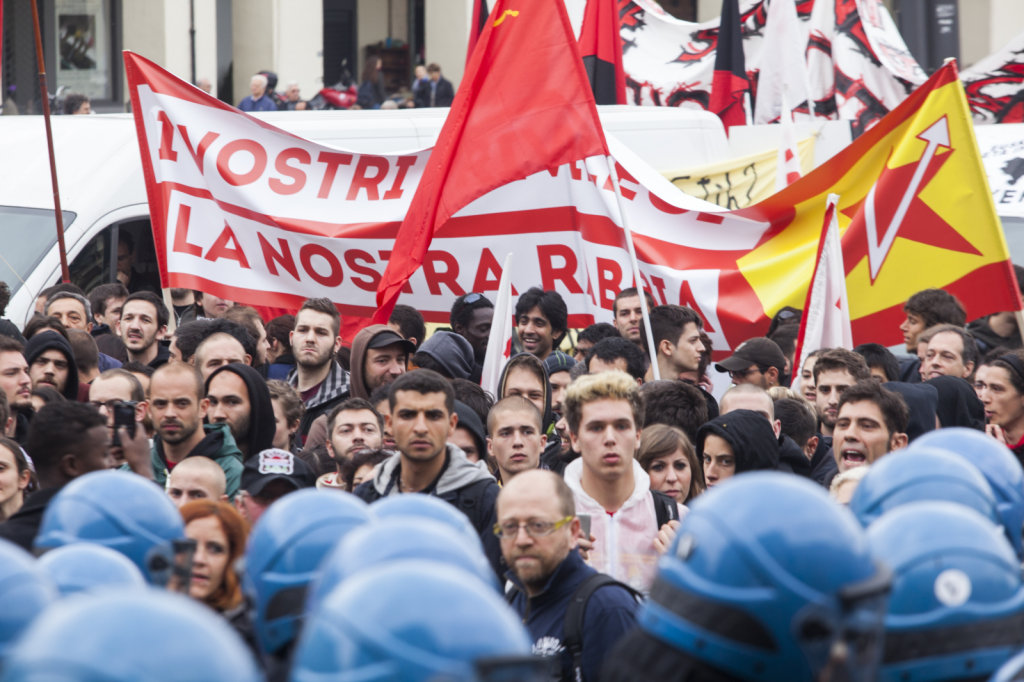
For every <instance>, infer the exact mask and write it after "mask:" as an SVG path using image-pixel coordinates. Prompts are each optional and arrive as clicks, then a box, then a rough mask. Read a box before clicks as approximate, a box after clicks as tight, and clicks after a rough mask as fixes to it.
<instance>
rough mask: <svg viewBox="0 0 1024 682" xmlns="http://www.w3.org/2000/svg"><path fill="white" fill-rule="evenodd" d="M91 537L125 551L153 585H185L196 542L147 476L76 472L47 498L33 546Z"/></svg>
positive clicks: (51, 544) (112, 472) (124, 553)
mask: <svg viewBox="0 0 1024 682" xmlns="http://www.w3.org/2000/svg"><path fill="white" fill-rule="evenodd" d="M77 542H91V543H94V544H98V545H103V546H104V547H109V548H110V549H113V550H116V551H118V552H120V553H121V554H123V555H125V556H126V557H128V558H129V559H131V560H132V562H133V563H134V564H135V565H136V566H138V567H139V570H140V571H142V574H143V575H144V576H146V579H147V580H148V581H149V582H150V583H151V584H154V585H161V586H166V585H169V584H171V583H172V580H173V581H174V584H173V587H175V588H176V589H187V588H188V584H189V576H190V572H191V565H192V552H193V550H194V547H195V544H194V543H193V542H192V541H190V540H188V539H186V538H185V524H184V522H183V521H182V520H181V514H180V513H178V509H177V508H176V507H175V506H174V504H173V503H172V502H171V500H170V498H168V497H167V494H166V493H165V492H164V491H163V490H161V489H160V487H159V486H157V485H156V484H154V483H153V482H152V481H147V480H146V479H144V478H142V477H141V476H137V475H136V474H131V473H127V472H123V471H94V472H92V473H88V474H85V475H84V476H79V477H78V478H76V479H74V480H73V481H71V482H70V483H68V484H67V485H66V486H64V488H62V489H61V491H60V492H59V493H57V495H56V496H54V498H53V499H52V500H51V501H50V504H49V505H47V507H46V512H45V513H44V514H43V522H42V525H41V526H40V527H39V533H38V535H36V541H35V547H36V549H53V548H56V547H63V546H64V545H70V544H74V543H77Z"/></svg>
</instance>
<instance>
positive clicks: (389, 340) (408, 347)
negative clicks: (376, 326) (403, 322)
mask: <svg viewBox="0 0 1024 682" xmlns="http://www.w3.org/2000/svg"><path fill="white" fill-rule="evenodd" d="M395 344H399V345H401V346H402V348H404V349H405V352H406V353H415V352H416V345H415V344H414V343H413V342H412V341H409V340H408V339H406V338H405V337H403V336H402V335H401V334H398V333H397V332H394V331H391V330H390V329H387V330H384V331H382V332H381V333H379V334H375V335H374V336H373V338H371V339H370V343H368V344H366V347H367V348H373V349H378V348H387V347H388V346H393V345H395Z"/></svg>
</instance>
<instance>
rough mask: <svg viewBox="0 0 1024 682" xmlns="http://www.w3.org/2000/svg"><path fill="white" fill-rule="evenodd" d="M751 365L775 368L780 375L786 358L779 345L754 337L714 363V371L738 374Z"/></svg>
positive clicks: (763, 337)
mask: <svg viewBox="0 0 1024 682" xmlns="http://www.w3.org/2000/svg"><path fill="white" fill-rule="evenodd" d="M751 365H757V366H758V367H764V368H768V367H775V368H777V369H778V370H779V374H782V372H783V371H784V370H785V369H786V356H785V355H783V353H782V349H781V348H779V344H777V343H775V342H774V341H772V340H771V339H769V338H767V337H765V336H756V337H754V338H752V339H747V340H746V341H744V342H743V343H741V344H740V345H739V347H738V348H737V349H736V350H735V351H733V354H732V355H730V356H729V357H727V358H726V359H725V360H722V361H721V362H718V363H715V369H717V370H718V371H719V372H738V371H740V370H742V369H747V368H748V367H750V366H751Z"/></svg>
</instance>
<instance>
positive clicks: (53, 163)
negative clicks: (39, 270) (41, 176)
mask: <svg viewBox="0 0 1024 682" xmlns="http://www.w3.org/2000/svg"><path fill="white" fill-rule="evenodd" d="M28 4H30V5H31V6H32V24H33V25H34V26H35V30H36V62H37V63H38V65H39V95H40V97H41V98H42V100H43V121H44V123H45V124H46V149H47V151H48V152H49V153H50V181H51V183H52V184H53V215H54V218H55V219H56V221H57V249H58V251H59V253H60V277H61V281H62V282H70V281H71V274H70V273H69V272H68V252H67V248H66V247H65V246H64V214H63V213H62V212H61V210H60V189H59V188H58V187H57V160H56V158H55V157H54V155H53V130H51V128H50V92H49V90H48V89H47V87H46V63H45V62H44V61H43V36H42V32H41V31H40V30H39V8H38V7H36V2H35V0H29V3H28Z"/></svg>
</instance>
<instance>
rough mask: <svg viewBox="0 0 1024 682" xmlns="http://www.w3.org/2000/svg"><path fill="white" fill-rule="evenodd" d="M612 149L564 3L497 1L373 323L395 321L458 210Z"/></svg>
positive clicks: (400, 239) (381, 289)
mask: <svg viewBox="0 0 1024 682" xmlns="http://www.w3.org/2000/svg"><path fill="white" fill-rule="evenodd" d="M510 5H511V6H513V7H514V9H507V8H508V7H509V6H510ZM607 154H608V145H607V143H606V142H605V139H604V132H603V131H602V129H601V122H600V120H599V119H598V116H597V107H596V106H595V105H594V96H593V94H592V93H591V92H590V87H589V85H588V83H587V77H586V73H585V72H584V70H583V60H582V59H581V58H580V53H579V50H578V49H577V47H576V39H575V37H574V36H573V32H572V28H571V26H570V25H569V17H568V16H566V13H565V7H564V6H563V4H562V3H561V2H551V0H517V1H516V2H512V1H511V0H508V1H506V0H498V2H497V3H496V4H495V6H494V9H493V10H492V11H491V15H490V17H489V18H488V20H487V26H486V27H484V32H483V33H482V34H481V36H480V42H479V44H478V45H477V49H476V50H474V51H473V56H472V57H471V58H470V60H469V65H468V66H467V68H466V73H465V75H464V76H463V79H462V83H461V85H460V86H459V90H458V93H456V95H455V101H454V102H453V103H452V108H451V111H450V112H449V114H448V118H447V119H446V120H445V124H444V127H443V128H442V129H441V134H440V135H439V136H438V139H437V144H436V145H435V147H434V150H433V152H431V155H430V160H429V161H428V162H427V167H426V169H425V170H424V172H423V178H422V179H421V180H420V184H419V186H418V187H417V188H416V194H415V195H414V196H413V199H412V203H411V204H410V206H409V211H408V212H407V213H406V216H405V220H403V221H402V226H401V227H400V228H399V231H398V235H397V237H396V239H395V244H396V245H399V244H400V245H401V248H396V249H395V250H394V252H393V253H392V255H391V260H389V261H388V266H387V270H385V272H384V275H383V277H382V278H381V281H380V284H379V285H378V286H377V312H376V314H375V315H374V322H375V323H377V322H380V323H381V324H384V323H386V322H387V319H388V317H389V316H390V315H391V311H392V310H393V309H394V306H395V303H396V302H397V300H398V296H399V294H400V293H401V291H402V287H403V286H405V284H406V282H408V280H409V278H410V277H411V276H412V275H413V273H414V272H416V270H417V269H418V268H419V267H420V264H421V263H422V262H423V257H424V255H425V254H426V252H427V247H428V246H429V245H430V242H431V240H432V239H433V237H434V234H435V233H436V232H437V230H438V228H440V227H441V226H442V225H443V224H444V223H445V221H447V220H448V218H450V217H451V216H452V215H453V214H454V213H456V212H457V211H458V210H459V209H461V208H463V207H464V206H466V205H467V204H469V203H470V202H471V201H473V200H474V199H477V198H478V197H480V196H482V195H484V194H485V193H487V192H489V191H491V190H492V189H495V188H497V187H501V186H502V185H505V184H508V183H509V182H512V181H514V180H519V179H522V178H525V177H526V176H528V175H531V174H533V173H537V172H539V171H542V170H550V171H555V169H557V168H558V167H559V166H561V165H562V164H565V163H569V162H572V161H576V160H578V159H584V158H586V157H588V156H596V155H607Z"/></svg>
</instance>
